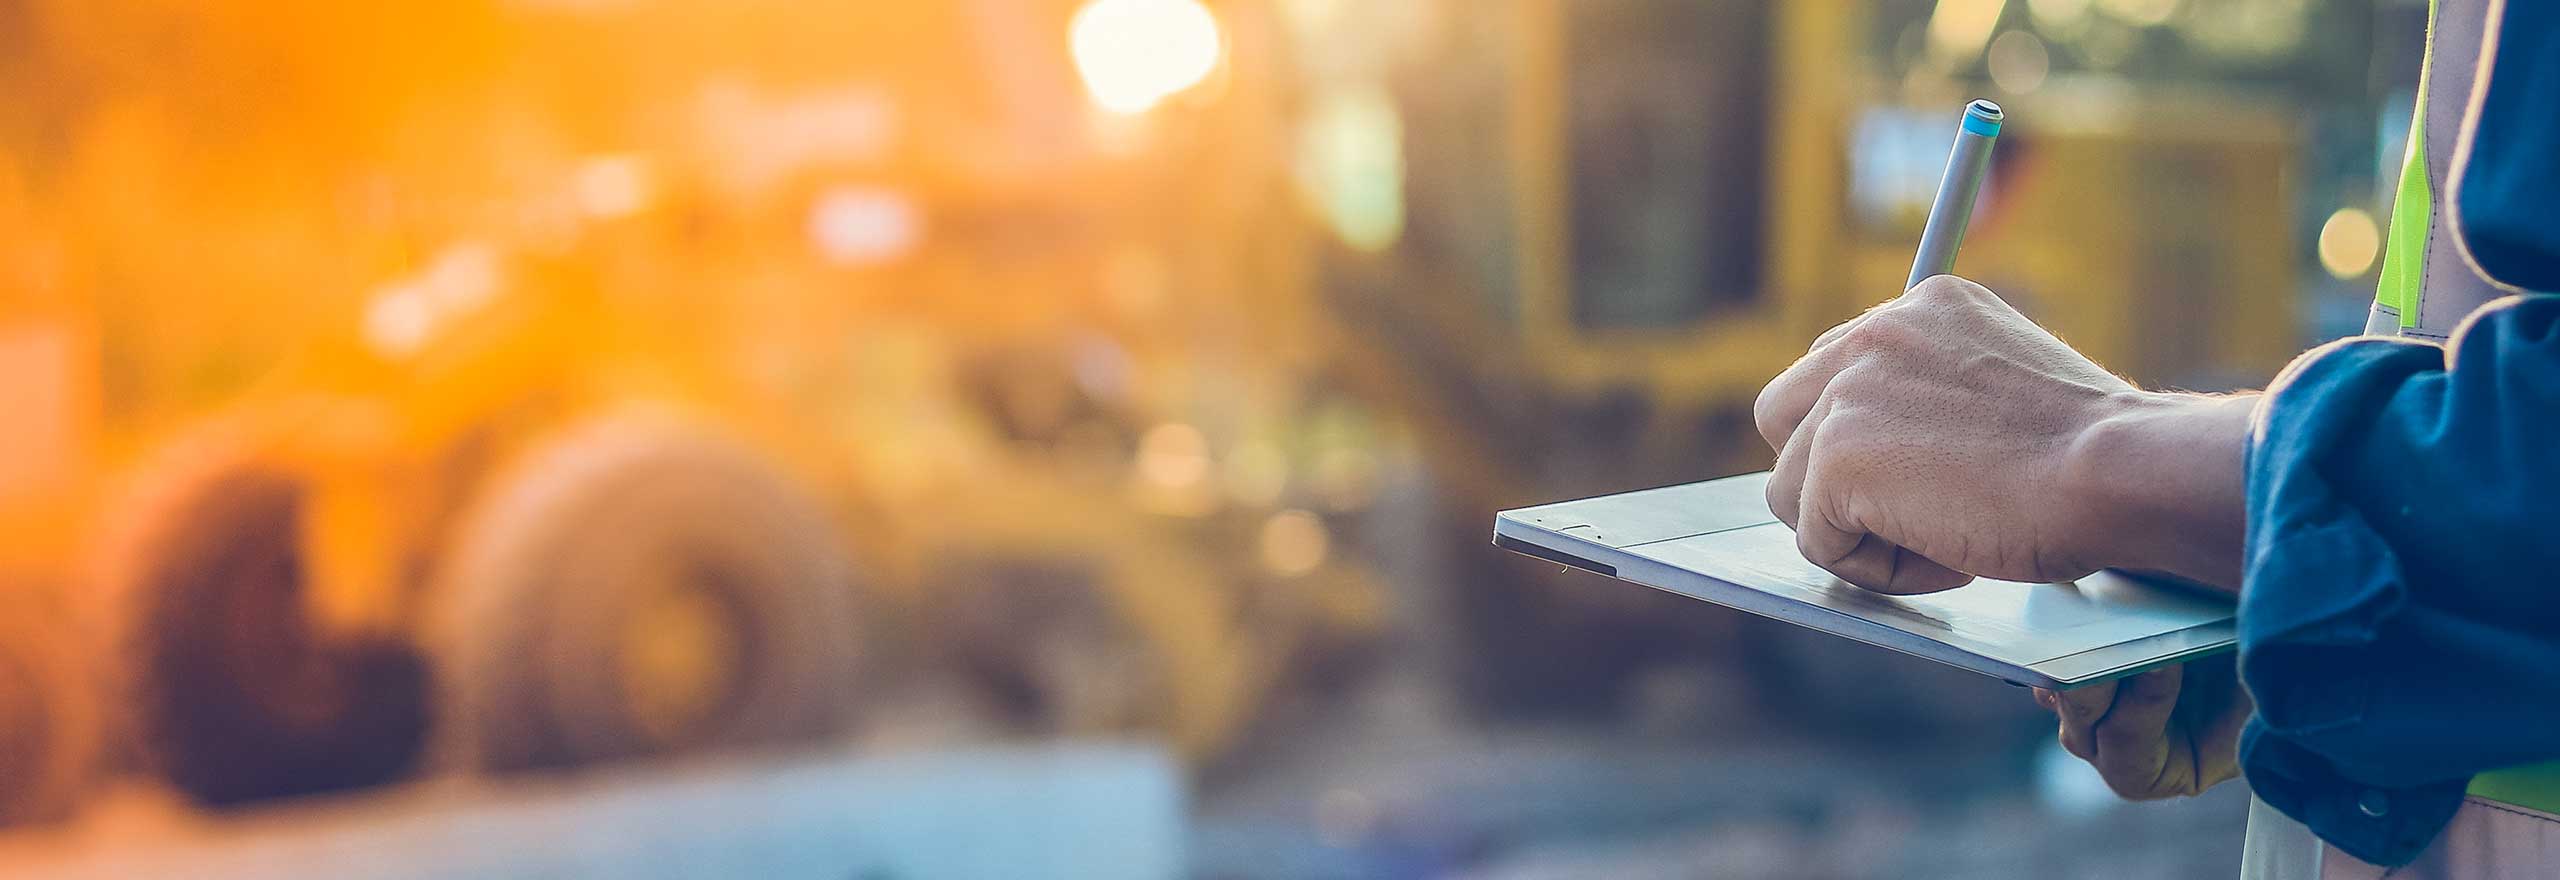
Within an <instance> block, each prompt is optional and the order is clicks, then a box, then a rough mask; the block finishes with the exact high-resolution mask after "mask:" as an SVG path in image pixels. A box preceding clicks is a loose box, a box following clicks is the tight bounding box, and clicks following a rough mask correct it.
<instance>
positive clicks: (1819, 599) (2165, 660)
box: [1493, 473, 2238, 690]
mask: <svg viewBox="0 0 2560 880" xmlns="http://www.w3.org/2000/svg"><path fill="white" fill-rule="evenodd" d="M1768 480H1769V475H1768V474H1766V473H1758V474H1745V475H1743V476H1739V477H1727V478H1725V479H1721V480H1708V481H1706V482H1703V483H1689V484H1687V485H1681V486H1666V487H1663V488H1660V489H1646V490H1643V491H1640V492H1628V493H1625V494H1620V495H1607V496H1602V497H1599V498H1585V499H1583V500H1580V501H1565V502H1559V503H1556V504H1545V505H1540V506H1537V507H1524V508H1521V509H1518V510H1506V511H1503V512H1501V513H1499V514H1496V515H1495V516H1494V521H1493V542H1494V544H1495V545H1497V546H1500V547H1503V548H1505V549H1508V550H1513V551H1517V552H1520V553H1524V554H1527V555H1530V556H1535V557H1538V558H1540V559H1544V560H1548V561H1551V562H1558V563H1562V564H1564V565H1569V566H1572V567H1574V568H1579V569H1583V570H1585V571H1590V572H1595V573H1598V574H1604V575H1608V576H1610V577H1614V578H1618V579H1620V580H1626V581H1633V582H1635V583H1639V584H1643V585H1645V586H1648V587H1653V588H1655V589H1660V590H1668V591H1670V592H1674V593H1678V594H1680V595H1683V596H1688V597H1690V598H1693V599H1701V600H1705V601H1708V602H1713V603H1715V604H1718V605H1723V606H1726V607H1729V608H1736V609H1740V610H1743V611H1748V612H1750V613H1753V614H1757V615H1760V616H1763V617H1770V618H1775V619H1778V620H1783V621H1786V622H1788V623H1792V624H1796V625H1798V626H1804V627H1809V628H1812V629H1817V630H1821V631H1823V632H1827V633H1830V634H1832V635H1836V636H1841V637H1844V638H1850V639H1856V640H1858V641H1861V642H1866V643H1868V644H1871V645H1877V646H1880V647H1885V648H1891V649H1893V650H1896V651H1900V652H1903V653H1905V654H1910V655H1913V656H1917V657H1924V658H1927V659H1930V660H1936V661H1938V662H1940V663H1945V664H1948V665H1951V666H1956V667H1960V668H1964V669H1970V670H1973V671H1975V672H1979V673H1982V674H1984V675H1990V676H1994V677H1997V678H2000V679H2003V680H2005V681H2008V682H2010V683H2012V684H2020V685H2032V686H2035V687H2042V688H2051V689H2056V690H2066V689H2070V688H2075V687H2081V686H2084V685H2089V684H2095V683H2098V682H2101V681H2106V680H2108V679H2112V678H2117V677H2120V676H2126V675H2132V674H2134V673H2137V672H2141V671H2143V670H2146V669H2151V668H2154V667H2158V666H2162V665H2166V664H2170V663H2178V662H2183V661H2186V660H2192V659H2195V658H2198V657H2203V656H2207V655H2210V654H2217V653H2221V652H2223V651H2229V650H2231V649H2232V648H2233V647H2234V646H2235V645H2236V644H2237V642H2238V630H2237V627H2236V622H2235V618H2234V616H2233V608H2234V606H2233V603H2232V602H2231V600H2230V599H2229V598H2227V597H2224V596H2221V595H2219V594H2215V593H2212V592H2209V591H2205V590H2202V589H2200V588H2196V587H2190V586H2184V585H2179V584H2173V583H2169V582H2165V581H2160V580H2154V579H2149V578H2144V577H2139V576H2135V575H2130V574H2124V573H2120V572H2114V571H2104V572H2099V573H2097V574H2094V575H2090V576H2088V577H2085V578H2081V579H2080V580H2078V581H2074V582H2070V583H2060V584H2023V583H2016V582H2011V581H1995V580H1990V579H1987V578H1986V579H1977V580H1975V581H1974V582H1973V583H1971V584H1967V585H1965V586H1962V587H1958V588H1956V589H1953V590H1948V591H1946V592H1942V593H1930V594H1926V595H1919V596H1889V595H1885V594H1882V593H1874V592H1869V591H1867V590H1863V589H1860V588H1858V587H1855V586H1851V585H1850V584H1848V583H1846V582H1843V581H1841V580H1839V579H1838V578H1835V577H1832V576H1831V573H1830V572H1827V571H1824V570H1822V568H1821V567H1820V566H1816V565H1814V564H1813V563H1811V562H1807V561H1805V558H1804V556H1803V554H1801V553H1799V552H1797V550H1796V541H1795V532H1794V530H1792V529H1789V528H1788V527H1787V525H1786V524H1785V523H1782V522H1779V521H1778V519H1777V517H1775V516H1773V515H1771V514H1770V513H1769V504H1768V501H1767V500H1766V499H1765V498H1764V497H1763V496H1762V487H1763V486H1764V485H1766V484H1767V483H1768Z"/></svg>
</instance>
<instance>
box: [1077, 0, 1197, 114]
mask: <svg viewBox="0 0 2560 880" xmlns="http://www.w3.org/2000/svg"><path fill="white" fill-rule="evenodd" d="M1220 44H1221V40H1220V38H1219V36H1218V19H1217V17H1216V16H1214V15H1211V14H1210V13H1209V10H1208V8H1207V7H1204V6H1201V5H1200V4H1199V3H1198V2H1195V0H1093V2H1092V3H1089V4H1086V5H1085V7H1084V8H1083V9H1081V10H1078V11H1077V12H1076V17H1075V20H1074V22H1073V23H1071V24H1070V25H1069V29H1068V45H1069V47H1070V49H1071V50H1072V51H1073V52H1074V53H1075V61H1076V70H1077V72H1078V73H1081V74H1082V75H1083V76H1084V84H1085V88H1086V90H1087V91H1089V92H1091V93H1092V95H1093V102H1094V103H1096V104H1099V105H1101V106H1102V108H1103V109H1105V110H1109V111H1112V112H1114V113H1144V112H1146V111H1147V110H1148V109H1149V108H1152V107H1154V106H1155V105H1156V104H1158V103H1160V102H1162V101H1163V100H1164V99H1165V98H1167V97H1171V96H1172V95H1174V94H1176V93H1179V92H1181V91H1182V90H1184V89H1188V88H1190V87H1192V86H1195V85H1199V84H1200V81H1201V80H1204V79H1207V78H1209V74H1210V73H1211V72H1212V71H1215V70H1216V69H1217V67H1218V54H1219V51H1220V49H1221V45H1220Z"/></svg>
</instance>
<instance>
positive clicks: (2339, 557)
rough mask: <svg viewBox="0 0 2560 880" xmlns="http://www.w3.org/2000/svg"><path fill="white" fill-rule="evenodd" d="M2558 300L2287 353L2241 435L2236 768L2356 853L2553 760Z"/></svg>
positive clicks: (2381, 859)
mask: <svg viewBox="0 0 2560 880" xmlns="http://www.w3.org/2000/svg"><path fill="white" fill-rule="evenodd" d="M2555 438H2560V297H2545V296H2532V297H2511V298H2508V299H2506V300H2501V301H2499V302H2497V303H2494V304H2492V305H2490V306H2488V307H2486V308H2484V309H2482V310H2481V311H2480V312H2479V313H2478V314H2476V315H2474V316H2473V317H2472V319H2471V320H2470V321H2469V322H2467V323H2466V324H2465V325H2464V326H2463V327H2462V328H2460V329H2459V330H2457V331H2456V333H2455V335H2454V337H2453V338H2452V340H2451V341H2450V342H2449V343H2448V345H2447V347H2445V348H2441V349H2439V348H2436V347H2434V346H2431V345H2426V344H2422V343H2416V342H2402V341H2397V340H2385V339H2354V340H2347V341H2343V342H2339V343H2335V344H2332V345H2329V346H2327V347H2324V348H2321V349H2317V350H2315V351H2313V352H2312V353H2311V354H2308V355H2305V356H2303V357H2302V358H2301V359H2299V360H2297V361H2295V363H2294V365H2293V366H2292V367H2290V368H2288V369H2287V370H2286V373H2285V375H2283V376H2281V377H2279V378H2278V380H2277V384H2276V385H2275V386H2274V387H2272V388H2270V389H2269V392H2268V400H2267V401H2266V403H2265V404H2264V405H2263V407H2262V408H2261V417H2260V423H2259V424H2258V426H2257V428H2256V430H2255V435H2254V436H2253V438H2252V440H2251V443H2250V452H2249V465H2248V480H2249V487H2248V505H2249V534H2248V540H2247V556H2246V559H2245V562H2244V564H2245V574H2244V584H2243V587H2242V591H2241V600H2240V652H2241V654H2240V673H2241V678H2242V680H2243V682H2244V683H2246V684H2247V686H2248V688H2249V692H2250V693H2251V695H2252V696H2254V697H2255V698H2256V699H2257V703H2258V715H2257V717H2256V718H2255V719H2253V720H2252V721H2251V722H2250V724H2249V728H2248V729H2247V730H2246V731H2245V732H2244V734H2243V737H2242V742H2241V766H2242V768H2243V770H2244V772H2245V773H2246V774H2247V776H2248V778H2249V781H2250V784H2251V786H2252V787H2253V788H2254V789H2256V790H2257V792H2258V795H2259V797H2260V798H2262V799H2264V800H2265V801H2266V802H2267V803H2268V805H2270V806H2273V807H2275V808H2277V809H2279V810H2282V811H2284V812H2285V813H2286V814H2288V815H2291V816H2293V817H2295V818H2296V819H2299V820H2301V821H2302V822H2304V823H2305V824H2307V825H2310V826H2311V828H2312V830H2313V831H2315V832H2318V833H2319V834H2320V836H2321V837H2322V838H2323V839H2326V840H2328V841H2329V842H2330V843H2331V844H2333V845H2336V846H2337V847H2338V848H2339V849H2342V850H2345V851H2346V852H2347V853H2349V854H2351V855H2354V856H2356V857H2357V858H2361V859H2364V860H2366V861H2369V862H2375V863H2380V864H2401V863H2405V862H2407V861H2408V860H2410V859H2412V858H2414V857H2416V855H2417V854H2418V852H2419V851H2420V850H2422V849H2424V848H2425V846H2426V844H2427V842H2428V841H2430V840H2432V839H2433V838H2434V836H2435V834H2436V832H2437V831H2438V830H2439V829H2441V828H2442V827H2443V824H2444V822H2445V821H2446V820H2447V819H2449V818H2450V817H2451V816H2452V814H2453V811H2454V809H2455V808H2456V807H2458V806H2460V803H2461V799H2462V791H2463V787H2464V785H2465V784H2466V783H2467V782H2468V781H2469V779H2470V777H2471V776H2472V774H2474V773H2477V772H2480V771H2483V770H2489V769H2495V768H2499V767H2507V766H2514V765H2519V764H2527V763H2534V762H2539V761H2547V760H2552V759H2560V674H2555V671H2560V540H2555V539H2553V538H2552V537H2551V534H2552V527H2553V525H2554V524H2555V523H2560V449H2555V445H2554V444H2555Z"/></svg>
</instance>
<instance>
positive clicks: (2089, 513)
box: [2060, 391, 2258, 591]
mask: <svg viewBox="0 0 2560 880" xmlns="http://www.w3.org/2000/svg"><path fill="white" fill-rule="evenodd" d="M2257 401H2258V396H2257V395H2255V394H2247V395H2200V394H2174V393H2158V392H2148V391H2124V392H2118V393H2116V394H2113V395H2110V396H2109V398H2108V399H2107V401H2106V402H2105V403H2103V404H2101V405H2100V408H2099V410H2100V411H2099V414H2098V415H2097V417H2095V418H2093V419H2092V420H2091V421H2090V422H2089V424H2088V426H2087V427H2086V428H2084V429H2083V430H2082V431H2081V432H2080V434H2079V436H2078V437H2077V438H2075V439H2074V440H2073V442H2072V443H2071V446H2070V448H2069V450H2068V451H2067V452H2066V453H2065V461H2064V466H2063V470H2064V474H2065V477H2064V483H2065V484H2066V486H2065V490H2064V491H2063V492H2062V493H2060V495H2061V497H2062V498H2063V499H2065V504H2066V511H2065V516H2066V517H2068V518H2067V519H2065V520H2064V521H2065V522H2070V523H2073V524H2074V525H2073V526H2072V531H2073V532H2074V533H2076V534H2078V535H2079V536H2081V538H2082V539H2083V543H2082V551H2083V556H2082V558H2083V559H2085V560H2087V561H2088V562H2090V563H2092V564H2094V565H2096V566H2098V567H2103V568H2122V569H2132V570H2139V571H2158V572H2164V573H2167V574H2172V575H2176V576H2178V577H2182V578H2186V579H2188V580H2192V581H2197V582H2200V583H2204V584H2209V585H2212V586H2216V587H2220V588H2223V589H2226V590H2233V591H2237V590H2238V589H2239V585H2240V557H2241V543H2242V539H2243V531H2244V529H2245V524H2246V490H2247V470H2246V462H2245V458H2246V456H2247V450H2248V442H2249V437H2248V431H2249V418H2250V415H2251V414H2252V413H2253V412H2255V410H2256V408H2257Z"/></svg>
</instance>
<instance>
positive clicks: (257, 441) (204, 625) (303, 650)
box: [99, 407, 428, 806]
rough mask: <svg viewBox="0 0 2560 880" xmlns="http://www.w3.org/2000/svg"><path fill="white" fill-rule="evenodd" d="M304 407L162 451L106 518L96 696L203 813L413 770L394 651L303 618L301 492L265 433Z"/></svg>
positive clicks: (240, 420) (241, 419)
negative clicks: (102, 677)
mask: <svg viewBox="0 0 2560 880" xmlns="http://www.w3.org/2000/svg"><path fill="white" fill-rule="evenodd" d="M311 412H312V411H311V410H309V409H305V408H296V407H278V408H274V409H260V410H255V411H244V412H242V413H237V414H234V415H233V416H232V417H229V418H225V419H221V420H217V421H215V422H212V423H208V424H207V425H204V426H202V427H200V429H199V430H197V431H194V432H191V433H190V434H188V435H185V436H183V437H182V438H181V439H180V440H178V441H177V442H174V443H171V444H169V445H168V446H167V447H165V448H164V449H163V450H162V454H161V455H160V456H159V457H158V458H157V459H156V460H155V461H154V462H153V463H152V464H151V465H149V466H146V467H145V468H143V469H142V470H141V471H140V472H139V476H138V478H137V479H136V481H135V484H134V486H135V491H134V493H133V495H132V497H130V498H129V499H127V500H126V502H125V503H123V504H119V505H117V506H116V507H115V508H114V510H113V514H112V515H113V516H114V517H115V519H114V521H113V522H112V523H111V524H110V525H109V527H108V533H109V535H110V537H109V538H108V539H107V540H106V541H105V544H104V547H103V551H104V553H105V558H106V562H107V564H106V566H105V574H104V575H103V580H104V583H103V584H102V589H101V590H100V591H99V593H100V595H101V596H102V597H103V601H104V605H105V607H104V618H105V626H106V629H107V633H108V634H107V640H108V643H109V645H110V650H109V657H110V658H111V659H112V661H113V665H114V667H115V668H114V669H113V670H111V672H110V678H111V681H112V685H111V687H112V689H113V691H114V693H116V694H117V695H118V698H119V699H120V700H121V701H123V703H124V704H125V705H124V706H123V709H124V711H125V712H126V713H129V717H127V718H126V719H125V720H124V721H125V726H126V727H127V728H128V730H127V731H126V735H127V736H129V737H130V738H131V739H132V741H133V742H132V746H133V748H134V749H135V750H136V751H137V752H138V753H139V756H140V758H141V760H142V762H143V764H144V765H145V767H146V768H147V769H149V770H152V771H154V772H156V773H157V774H159V775H160V776H162V777H164V778H166V779H167V780H168V782H169V783H170V784H172V785H174V786H176V787H177V788H178V790H180V791H181V792H183V793H185V794H186V795H188V796H189V797H191V798H193V799H195V800H196V801H198V802H200V803H204V804H207V805H214V806H222V805H230V804H239V803H245V802H251V801H259V800H265V799H269V798H277V797H285V796H291V795H300V794H312V793H318V792H327V791H338V790H344V789H351V788H361V787H365V786H370V785H375V784H379V783H382V782H387V781H390V780H393V779H397V778H399V777H401V776H403V775H405V774H407V773H408V772H409V771H410V770H411V769H412V768H414V767H415V766H416V764H417V759H418V758H419V757H420V755H421V754H422V752H423V748H424V744H425V741H426V731H427V725H428V706H427V699H428V693H427V691H428V687H427V680H426V670H425V667H424V665H423V664H422V663H421V662H420V660H419V658H418V656H417V654H416V652H415V651H414V650H412V649H411V647H410V646H408V645H405V644H398V643H393V642H388V641H382V640H362V641H346V642H339V641H332V640H329V639H326V638H324V637H323V636H322V635H321V634H320V633H319V632H317V631H316V630H315V628H314V627H313V626H312V624H311V622H310V621H309V620H308V619H307V618H306V617H305V615H304V602H303V599H302V595H303V591H304V590H305V589H306V588H307V587H308V584H307V583H306V582H305V573H304V569H303V565H302V559H301V548H300V546H299V536H300V534H301V528H302V516H303V515H304V507H305V496H306V486H305V484H304V481H303V480H302V478H300V477H299V476H297V475H296V474H295V472H294V470H293V469H292V468H291V467H289V466H288V465H287V464H286V462H284V461H283V460H282V457H281V453H280V452H279V451H278V448H279V441H280V439H281V438H282V437H284V436H286V434H285V432H288V431H290V430H292V429H293V427H294V426H295V425H297V424H301V423H303V422H301V421H300V420H301V419H304V418H308V417H309V416H310V413H311Z"/></svg>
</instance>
